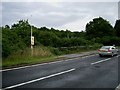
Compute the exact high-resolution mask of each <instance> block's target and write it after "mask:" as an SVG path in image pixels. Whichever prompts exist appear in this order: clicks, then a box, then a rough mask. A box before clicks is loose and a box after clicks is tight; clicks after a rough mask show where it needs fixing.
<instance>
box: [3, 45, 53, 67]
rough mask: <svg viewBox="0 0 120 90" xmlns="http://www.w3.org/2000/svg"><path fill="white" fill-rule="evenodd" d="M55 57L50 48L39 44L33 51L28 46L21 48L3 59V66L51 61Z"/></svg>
mask: <svg viewBox="0 0 120 90" xmlns="http://www.w3.org/2000/svg"><path fill="white" fill-rule="evenodd" d="M53 58H55V56H54V54H52V53H51V52H50V50H49V48H47V47H44V46H39V47H35V48H33V53H32V51H31V49H30V48H26V49H24V50H20V51H17V52H14V53H13V54H11V55H10V56H9V57H8V58H6V59H4V60H3V63H2V64H3V65H2V66H3V68H6V67H16V66H21V65H22V66H23V65H26V64H35V63H42V62H47V61H51V60H52V59H53Z"/></svg>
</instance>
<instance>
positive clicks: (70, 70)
mask: <svg viewBox="0 0 120 90" xmlns="http://www.w3.org/2000/svg"><path fill="white" fill-rule="evenodd" d="M74 70H75V68H73V69H69V70H66V71H62V72H59V73H56V74H51V75H48V76H45V77H41V78H38V79H35V80H31V81H28V82H24V83H20V84H16V85H13V86H9V87H6V88H3V89H4V90H6V89H11V88H15V87H19V86H23V85H26V84H30V83H33V82H37V81H40V80H44V79H48V78H51V77H54V76H58V75H61V74H65V73H69V72H72V71H74Z"/></svg>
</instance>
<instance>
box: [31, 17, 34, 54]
mask: <svg viewBox="0 0 120 90" xmlns="http://www.w3.org/2000/svg"><path fill="white" fill-rule="evenodd" d="M31 17H32V15H31ZM33 45H34V36H32V25H31V56H33Z"/></svg>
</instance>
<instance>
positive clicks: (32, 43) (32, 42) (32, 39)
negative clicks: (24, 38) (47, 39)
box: [31, 36, 34, 45]
mask: <svg viewBox="0 0 120 90" xmlns="http://www.w3.org/2000/svg"><path fill="white" fill-rule="evenodd" d="M31 45H34V36H31Z"/></svg>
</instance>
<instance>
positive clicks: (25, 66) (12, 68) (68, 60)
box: [0, 54, 97, 72]
mask: <svg viewBox="0 0 120 90" xmlns="http://www.w3.org/2000/svg"><path fill="white" fill-rule="evenodd" d="M95 55H97V54H95ZM95 55H90V56H89V57H91V56H95ZM79 58H80V57H76V58H72V59H67V60H60V61H54V62H49V63H42V64H35V65H29V66H22V67H17V68H11V69H4V70H0V72H5V71H11V70H17V69H24V68H29V67H35V66H41V65H46V64H52V63H58V62H63V61H70V60H74V59H79ZM82 58H86V56H85V57H82Z"/></svg>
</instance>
